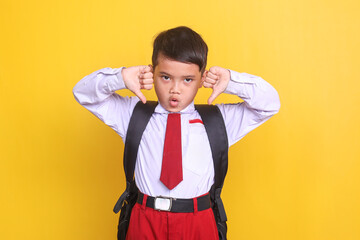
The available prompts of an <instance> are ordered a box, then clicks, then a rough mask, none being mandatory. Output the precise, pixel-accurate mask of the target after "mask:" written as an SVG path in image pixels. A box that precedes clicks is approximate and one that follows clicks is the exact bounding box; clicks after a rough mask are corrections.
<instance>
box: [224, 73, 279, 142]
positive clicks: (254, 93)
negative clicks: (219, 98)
mask: <svg viewBox="0 0 360 240" xmlns="http://www.w3.org/2000/svg"><path fill="white" fill-rule="evenodd" d="M230 73H231V77H230V81H229V83H228V85H227V87H226V89H225V91H224V93H229V94H234V95H237V96H238V97H239V98H241V99H243V100H244V102H240V103H238V104H220V105H218V107H219V109H220V111H221V113H222V115H223V118H224V121H225V125H226V129H227V133H228V139H229V144H230V145H232V144H234V143H236V142H237V141H239V140H240V139H241V138H243V137H244V136H245V135H246V134H248V133H249V132H250V131H252V130H253V129H255V128H257V127H258V126H260V125H261V124H263V123H264V122H265V121H267V120H268V119H269V118H270V117H272V116H273V115H274V114H276V113H277V112H278V111H279V109H280V100H279V95H278V93H277V91H276V90H275V88H273V87H272V86H271V85H270V84H269V83H268V82H266V81H265V80H263V79H262V78H261V77H258V76H255V75H251V74H247V73H238V72H235V71H232V70H230Z"/></svg>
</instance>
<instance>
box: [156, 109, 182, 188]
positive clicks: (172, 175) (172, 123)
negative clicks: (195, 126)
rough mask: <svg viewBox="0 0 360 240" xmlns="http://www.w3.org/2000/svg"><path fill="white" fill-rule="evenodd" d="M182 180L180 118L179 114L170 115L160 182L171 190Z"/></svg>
mask: <svg viewBox="0 0 360 240" xmlns="http://www.w3.org/2000/svg"><path fill="white" fill-rule="evenodd" d="M182 180H183V174H182V154H181V118H180V114H179V113H170V114H168V119H167V124H166V133H165V143H164V153H163V160H162V166H161V176H160V181H161V182H162V183H163V184H165V186H166V187H167V188H168V189H170V190H171V189H173V188H174V187H176V186H177V185H178V184H179V183H180V182H181V181H182Z"/></svg>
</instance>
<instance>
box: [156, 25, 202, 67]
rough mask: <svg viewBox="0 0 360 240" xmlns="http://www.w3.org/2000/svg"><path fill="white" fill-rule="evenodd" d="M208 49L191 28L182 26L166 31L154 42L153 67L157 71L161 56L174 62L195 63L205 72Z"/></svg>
mask: <svg viewBox="0 0 360 240" xmlns="http://www.w3.org/2000/svg"><path fill="white" fill-rule="evenodd" d="M207 53H208V47H207V45H206V43H205V42H204V40H203V39H202V37H201V36H200V35H199V34H198V33H196V32H195V31H193V30H192V29H191V28H188V27H185V26H180V27H176V28H172V29H169V30H165V31H163V32H161V33H159V35H157V37H156V38H155V40H154V48H153V55H152V65H153V68H154V69H155V67H156V65H157V64H158V56H159V54H163V55H164V56H165V57H167V58H170V59H172V60H176V61H179V62H184V63H194V64H196V65H198V66H199V70H200V72H201V73H203V72H204V71H205V68H206V62H207Z"/></svg>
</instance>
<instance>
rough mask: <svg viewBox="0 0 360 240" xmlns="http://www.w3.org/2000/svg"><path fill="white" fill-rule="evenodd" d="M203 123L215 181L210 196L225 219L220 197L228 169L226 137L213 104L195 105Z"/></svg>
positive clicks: (218, 111)
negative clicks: (209, 148) (208, 143)
mask: <svg viewBox="0 0 360 240" xmlns="http://www.w3.org/2000/svg"><path fill="white" fill-rule="evenodd" d="M195 108H196V110H197V111H198V112H199V114H200V116H201V118H202V121H203V123H204V125H205V129H206V133H207V135H208V138H209V142H210V147H211V153H212V157H213V161H214V170H215V183H214V185H213V186H212V188H211V191H210V192H211V193H212V195H213V196H212V198H213V199H214V202H215V204H216V206H217V209H218V213H219V216H220V220H221V221H222V222H225V221H226V220H227V217H226V213H225V208H224V204H223V202H222V200H221V198H220V194H221V189H222V187H223V184H224V180H225V176H226V173H227V169H228V149H229V144H228V138H227V133H226V128H225V123H224V119H223V117H222V115H221V112H220V109H219V108H218V107H217V106H214V105H205V104H201V105H195Z"/></svg>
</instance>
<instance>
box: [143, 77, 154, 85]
mask: <svg viewBox="0 0 360 240" xmlns="http://www.w3.org/2000/svg"><path fill="white" fill-rule="evenodd" d="M153 82H154V80H153V79H152V78H147V79H140V84H141V85H145V84H152V83H153Z"/></svg>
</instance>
